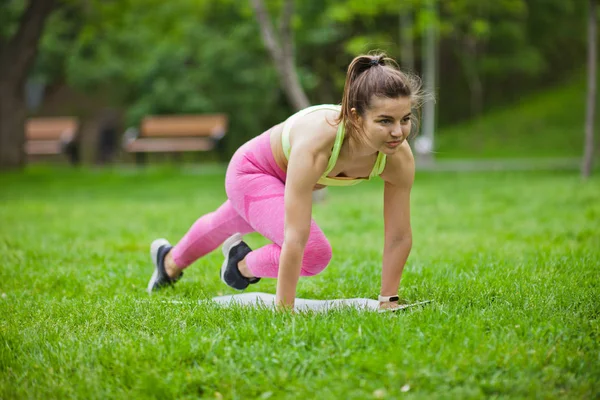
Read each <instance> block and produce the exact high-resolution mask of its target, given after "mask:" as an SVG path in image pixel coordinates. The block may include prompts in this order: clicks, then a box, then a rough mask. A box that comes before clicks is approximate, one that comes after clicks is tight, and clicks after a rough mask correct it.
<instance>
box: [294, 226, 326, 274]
mask: <svg viewBox="0 0 600 400" xmlns="http://www.w3.org/2000/svg"><path fill="white" fill-rule="evenodd" d="M316 236H317V237H315V238H312V237H311V238H309V240H308V243H307V244H306V247H305V249H304V258H303V260H302V271H301V275H302V276H314V275H317V274H318V273H320V272H321V271H323V270H324V269H325V267H327V265H329V262H330V261H331V257H332V254H333V252H332V250H331V245H330V244H329V241H328V240H327V238H326V237H325V235H323V233H321V234H320V235H316Z"/></svg>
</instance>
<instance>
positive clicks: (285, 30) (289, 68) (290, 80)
mask: <svg viewBox="0 0 600 400" xmlns="http://www.w3.org/2000/svg"><path fill="white" fill-rule="evenodd" d="M252 7H253V8H254V12H255V14H256V19H257V20H258V24H259V25H260V31H261V34H262V37H263V41H264V43H265V46H266V47H267V49H268V50H269V54H270V55H271V58H272V59H273V63H274V64H275V69H276V70H277V74H278V75H279V80H280V82H281V86H282V88H283V90H284V92H285V94H286V96H287V98H288V100H289V102H290V103H291V104H292V106H293V107H294V109H296V110H301V109H303V108H306V107H308V106H309V105H310V103H309V101H308V97H307V96H306V93H304V90H303V89H302V86H301V85H300V80H299V79H298V73H297V71H296V66H295V64H294V39H293V34H292V29H291V24H290V23H291V19H292V15H293V14H294V2H293V0H286V1H285V3H284V5H283V12H282V15H281V20H280V26H279V36H280V37H281V42H278V41H277V39H276V35H275V31H274V29H273V24H272V23H271V19H270V17H269V13H268V12H267V10H266V8H265V5H264V2H263V0H252Z"/></svg>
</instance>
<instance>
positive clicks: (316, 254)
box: [172, 131, 331, 278]
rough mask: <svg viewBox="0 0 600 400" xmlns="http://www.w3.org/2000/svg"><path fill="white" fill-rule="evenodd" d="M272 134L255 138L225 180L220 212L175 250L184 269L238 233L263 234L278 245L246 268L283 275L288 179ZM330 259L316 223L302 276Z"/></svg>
mask: <svg viewBox="0 0 600 400" xmlns="http://www.w3.org/2000/svg"><path fill="white" fill-rule="evenodd" d="M269 133H270V131H267V132H265V133H263V134H262V135H260V136H257V137H255V138H254V139H252V140H250V141H249V142H247V143H246V144H244V145H243V146H242V147H240V148H239V149H238V150H237V151H236V153H235V154H234V155H233V158H232V159H231V162H230V163H229V167H228V168H227V175H226V177H225V190H226V191H227V197H228V200H227V201H226V202H225V203H223V204H222V205H221V206H220V207H219V208H218V209H217V210H216V211H214V212H212V213H209V214H206V215H204V216H202V217H200V218H199V219H198V220H197V221H196V222H195V223H194V225H192V227H191V228H190V230H189V231H188V232H187V233H186V234H185V235H184V236H183V238H182V239H181V241H180V242H179V243H177V245H176V246H175V247H174V248H173V250H172V254H173V260H174V261H175V264H177V265H178V266H179V267H187V266H189V265H190V264H191V263H193V262H194V261H196V260H197V259H199V258H200V257H202V256H204V255H205V254H207V253H209V252H211V251H213V250H214V249H216V248H217V247H219V246H220V245H221V244H222V243H223V242H224V241H225V239H227V238H228V237H229V236H231V235H233V234H234V233H236V232H239V233H242V234H247V233H250V232H258V233H260V234H261V235H263V236H264V237H266V238H267V239H269V240H270V241H272V242H273V243H272V244H268V245H266V246H263V247H261V248H259V249H256V250H254V251H252V252H251V253H249V254H248V255H247V256H246V264H247V265H248V268H249V269H250V271H252V273H253V274H254V276H256V277H260V278H263V277H268V278H276V277H277V271H278V270H279V256H280V254H281V246H282V244H283V224H284V216H285V208H284V202H283V193H284V190H285V178H286V175H285V172H284V171H282V170H281V168H279V166H278V165H277V164H276V163H275V159H274V158H273V153H272V151H271V144H270V136H269ZM330 260H331V246H330V244H329V242H328V241H327V238H326V237H325V235H324V234H323V232H322V231H321V229H320V228H319V227H318V226H317V224H316V223H315V221H314V220H312V221H311V225H310V234H309V238H308V243H307V244H306V248H305V250H304V258H303V260H302V270H301V273H300V275H301V276H312V275H316V274H318V273H319V272H321V271H322V270H323V269H325V267H326V266H327V264H329V261H330Z"/></svg>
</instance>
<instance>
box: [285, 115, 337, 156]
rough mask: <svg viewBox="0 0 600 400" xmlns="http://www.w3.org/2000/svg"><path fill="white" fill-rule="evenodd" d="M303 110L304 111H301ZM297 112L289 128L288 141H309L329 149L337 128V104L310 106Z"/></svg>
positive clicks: (318, 146)
mask: <svg viewBox="0 0 600 400" xmlns="http://www.w3.org/2000/svg"><path fill="white" fill-rule="evenodd" d="M302 111H304V112H302ZM302 111H301V112H299V113H298V115H297V116H296V118H295V120H294V121H293V125H292V126H291V129H290V142H291V143H292V145H293V144H294V142H300V141H301V142H309V143H312V145H313V146H311V147H316V148H324V149H329V150H330V149H331V146H332V144H333V143H334V142H335V138H336V135H337V130H338V126H339V123H338V117H339V112H340V109H339V106H337V107H336V106H335V105H329V104H324V105H319V106H312V107H309V108H307V109H304V110H302Z"/></svg>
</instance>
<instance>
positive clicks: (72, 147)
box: [64, 142, 81, 165]
mask: <svg viewBox="0 0 600 400" xmlns="http://www.w3.org/2000/svg"><path fill="white" fill-rule="evenodd" d="M64 152H65V154H66V155H67V157H68V158H69V162H70V163H71V165H79V162H80V161H81V160H80V158H79V143H78V142H70V143H67V145H66V146H65V148H64Z"/></svg>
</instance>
